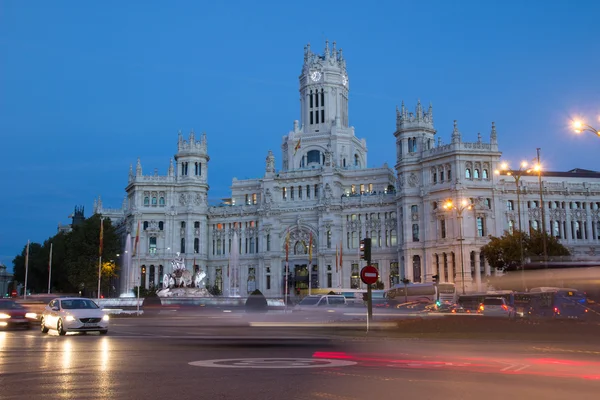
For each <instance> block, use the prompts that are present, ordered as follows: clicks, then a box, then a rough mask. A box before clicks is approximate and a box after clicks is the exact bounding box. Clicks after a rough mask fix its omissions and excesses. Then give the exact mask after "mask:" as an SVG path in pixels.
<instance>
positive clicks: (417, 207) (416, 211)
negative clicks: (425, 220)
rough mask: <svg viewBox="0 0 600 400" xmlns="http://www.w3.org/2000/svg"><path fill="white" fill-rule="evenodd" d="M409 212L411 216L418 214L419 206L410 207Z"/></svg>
mask: <svg viewBox="0 0 600 400" xmlns="http://www.w3.org/2000/svg"><path fill="white" fill-rule="evenodd" d="M410 212H411V213H413V214H416V213H418V212H419V206H417V205H413V206H410Z"/></svg>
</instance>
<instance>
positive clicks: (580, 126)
mask: <svg viewBox="0 0 600 400" xmlns="http://www.w3.org/2000/svg"><path fill="white" fill-rule="evenodd" d="M573 130H574V131H575V132H576V133H581V132H592V133H593V134H595V135H596V136H600V132H599V131H598V129H596V128H594V127H593V126H591V125H588V124H584V123H583V122H581V121H579V120H575V121H573Z"/></svg>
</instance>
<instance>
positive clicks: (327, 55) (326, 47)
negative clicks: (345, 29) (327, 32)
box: [325, 40, 331, 60]
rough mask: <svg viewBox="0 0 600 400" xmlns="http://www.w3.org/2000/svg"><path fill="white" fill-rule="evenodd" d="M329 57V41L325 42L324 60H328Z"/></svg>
mask: <svg viewBox="0 0 600 400" xmlns="http://www.w3.org/2000/svg"><path fill="white" fill-rule="evenodd" d="M330 56H331V53H330V52H329V40H325V59H326V60H328V59H329V57H330Z"/></svg>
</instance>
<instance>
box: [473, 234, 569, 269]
mask: <svg viewBox="0 0 600 400" xmlns="http://www.w3.org/2000/svg"><path fill="white" fill-rule="evenodd" d="M544 236H546V253H547V255H548V257H554V256H567V255H569V254H570V253H569V250H568V249H567V248H566V247H565V246H563V245H562V244H560V243H559V242H558V239H556V238H555V237H553V236H550V235H548V234H547V233H541V232H538V231H533V232H532V236H529V235H528V234H527V233H525V232H522V231H518V230H515V231H514V232H513V233H509V232H508V231H505V232H504V234H503V235H502V236H500V237H494V236H490V237H489V238H490V242H489V243H488V244H486V245H485V246H483V247H482V248H481V253H482V254H483V256H484V257H485V259H486V260H487V261H488V263H489V264H490V266H491V267H492V268H497V269H507V268H510V269H514V268H517V267H520V266H521V240H522V241H523V242H522V245H523V257H532V256H541V255H543V253H544V252H543V238H544Z"/></svg>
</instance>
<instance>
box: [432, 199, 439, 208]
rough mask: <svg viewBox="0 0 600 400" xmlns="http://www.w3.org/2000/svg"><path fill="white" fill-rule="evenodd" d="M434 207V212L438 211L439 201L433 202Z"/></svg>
mask: <svg viewBox="0 0 600 400" xmlns="http://www.w3.org/2000/svg"><path fill="white" fill-rule="evenodd" d="M432 207H433V209H434V210H437V207H438V204H437V201H434V202H433V204H432Z"/></svg>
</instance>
